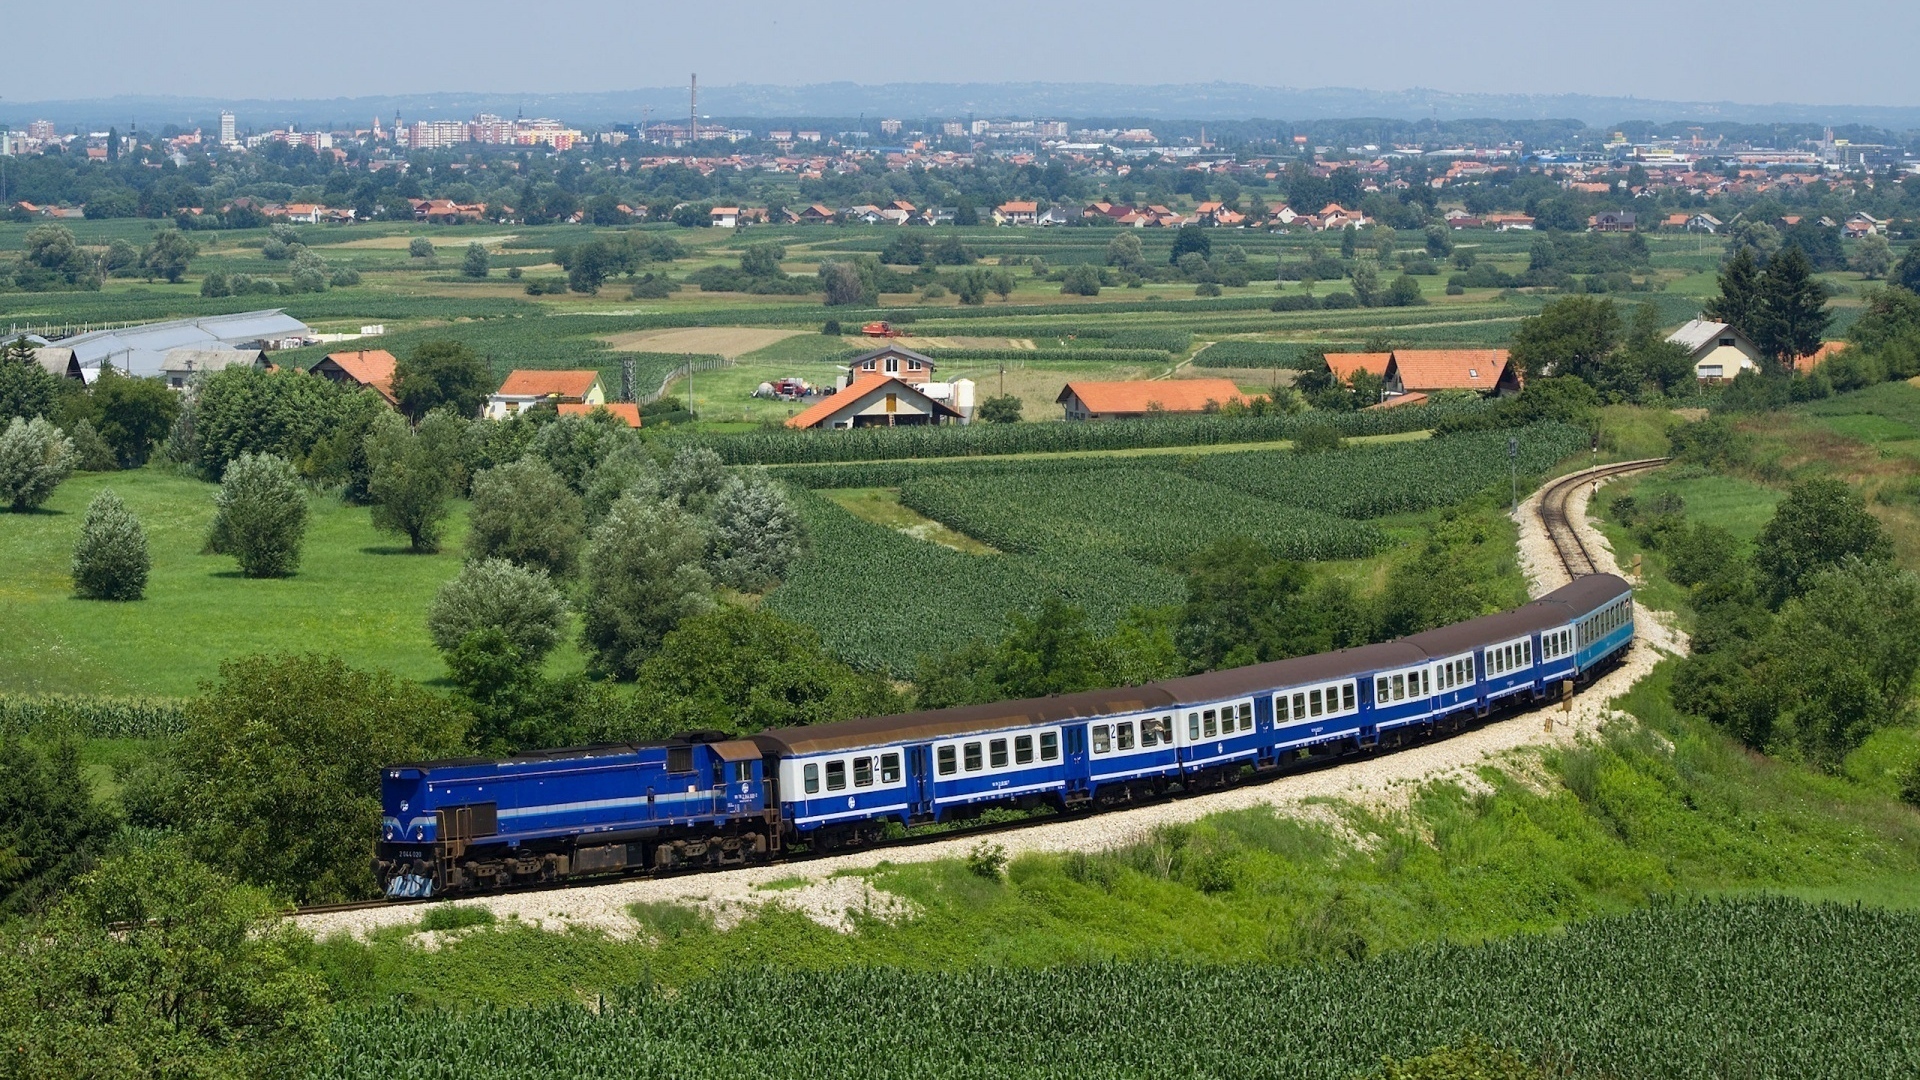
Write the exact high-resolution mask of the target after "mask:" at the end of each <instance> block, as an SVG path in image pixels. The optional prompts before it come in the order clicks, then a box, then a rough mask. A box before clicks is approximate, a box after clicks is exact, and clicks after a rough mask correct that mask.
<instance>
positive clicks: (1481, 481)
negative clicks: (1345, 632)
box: [1181, 424, 1589, 518]
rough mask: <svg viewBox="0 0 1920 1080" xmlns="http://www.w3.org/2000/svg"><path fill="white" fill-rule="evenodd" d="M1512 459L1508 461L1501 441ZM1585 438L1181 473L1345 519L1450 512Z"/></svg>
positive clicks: (1388, 451) (1578, 431)
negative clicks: (1514, 449) (1447, 509)
mask: <svg viewBox="0 0 1920 1080" xmlns="http://www.w3.org/2000/svg"><path fill="white" fill-rule="evenodd" d="M1508 439H1512V440H1514V442H1515V443H1516V444H1517V451H1518V453H1517V456H1516V457H1514V458H1513V459H1511V460H1510V459H1509V458H1508V456H1507V440H1508ZM1588 439H1589V435H1588V433H1587V432H1586V430H1585V429H1582V428H1577V427H1573V426H1571V425H1568V424H1534V425H1532V426H1529V427H1525V428H1517V429H1513V430H1507V431H1478V432H1472V433H1470V434H1464V435H1449V436H1447V437H1445V438H1439V439H1429V440H1427V441H1425V442H1409V443H1388V444H1383V445H1376V446H1355V447H1350V448H1348V449H1347V450H1344V451H1342V452H1341V453H1338V454H1333V455H1325V454H1319V455H1314V454H1277V453H1273V452H1272V451H1252V452H1248V453H1236V454H1204V455H1199V456H1196V457H1193V458H1190V459H1188V461H1187V462H1185V463H1183V464H1182V465H1181V471H1183V472H1185V473H1186V474H1187V475H1189V476H1192V477H1193V478H1195V479H1196V480H1203V481H1207V482H1209V483H1214V484H1219V485H1221V486H1223V487H1227V488H1232V489H1233V490H1235V491H1238V492H1243V493H1245V494H1248V495H1254V496H1259V497H1260V498H1263V499H1271V500H1274V501H1275V502H1278V503H1281V504H1283V505H1286V506H1294V507H1300V508H1302V509H1307V510H1319V511H1324V512H1326V513H1329V514H1336V515H1338V516H1340V517H1345V518H1372V517H1384V516H1385V515H1388V514H1401V513H1409V512H1413V511H1418V510H1427V509H1430V508H1432V507H1436V506H1449V505H1452V504H1453V503H1457V502H1459V501H1461V500H1462V499H1465V498H1467V497H1468V496H1471V495H1474V494H1477V493H1478V492H1480V491H1481V490H1483V489H1485V488H1487V487H1489V486H1491V485H1492V484H1495V483H1498V482H1500V481H1504V480H1506V479H1507V478H1508V477H1509V476H1510V475H1511V472H1512V469H1513V467H1515V466H1517V467H1518V472H1519V476H1520V478H1521V479H1522V480H1523V481H1525V480H1526V478H1527V477H1530V476H1534V475H1537V474H1540V473H1543V472H1545V471H1547V470H1548V469H1550V468H1552V467H1553V465H1554V464H1555V463H1556V462H1558V461H1560V460H1561V459H1562V458H1565V457H1567V456H1568V455H1569V454H1576V453H1579V452H1580V451H1582V450H1585V449H1586V448H1587V445H1588Z"/></svg>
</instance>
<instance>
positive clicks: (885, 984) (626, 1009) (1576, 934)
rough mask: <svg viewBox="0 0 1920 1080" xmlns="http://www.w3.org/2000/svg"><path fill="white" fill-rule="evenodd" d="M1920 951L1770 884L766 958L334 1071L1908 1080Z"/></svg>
mask: <svg viewBox="0 0 1920 1080" xmlns="http://www.w3.org/2000/svg"><path fill="white" fill-rule="evenodd" d="M1917 953H1920V916H1916V915H1913V914H1908V913H1894V912H1887V911H1881V910H1875V909H1871V908H1857V907H1845V906H1840V905H1831V904H1830V905H1821V906H1817V907H1812V906H1806V905H1803V904H1800V903H1796V902H1794V901H1789V900H1783V899H1772V900H1747V901H1738V902H1721V903H1705V904H1688V905H1680V906H1661V907H1656V908H1653V909H1651V910H1645V911H1640V912H1636V913H1633V914H1631V915H1627V916H1622V917H1617V918H1610V919H1602V920H1596V921H1593V922H1589V923H1586V924H1584V925H1582V926H1579V927H1575V928H1574V929H1572V930H1570V931H1569V932H1568V933H1566V934H1564V935H1538V936H1524V937H1519V938H1512V939H1508V940H1505V941H1501V942H1497V943H1493V944H1489V945H1478V946H1473V945H1460V944H1443V945H1437V946H1433V947H1427V948H1420V949H1416V950H1411V951H1407V952H1403V953H1398V954H1395V955H1391V956H1386V957H1380V958H1376V959H1371V960H1368V961H1365V962H1361V963H1351V962H1341V963H1335V964H1332V965H1330V966H1326V967H1308V966H1292V967H1289V966H1276V965H1262V964H1236V965H1232V966H1217V967H1216V966H1208V967H1186V966H1181V965H1179V964H1177V963H1167V962H1164V961H1163V960H1160V959H1158V958H1156V959H1152V960H1143V961H1136V962H1128V963H1122V964H1117V965H1091V966H1073V967H1064V968H1056V969H1051V970H1029V969H1020V970H1006V969H997V970H996V969H990V968H976V969H974V970H971V971H968V972H965V973H958V974H956V973H948V972H925V971H902V970H897V969H894V970H888V969H880V970H866V969H861V970H844V971H836V972H826V973H822V972H811V971H803V970H793V969H791V968H789V969H785V970H771V971H768V970H759V969H755V968H751V967H750V968H747V969H745V970H733V971H727V972H725V973H722V974H719V975H716V976H713V977H710V978H707V979H702V980H699V981H696V982H694V983H692V984H689V985H686V986H681V987H671V988H644V989H641V990H640V991H639V992H637V993H634V994H631V995H621V996H620V997H619V998H617V999H616V1000H613V1001H597V1002H595V1006H596V1007H593V1008H590V1007H588V1006H586V1005H584V1004H582V1003H579V1002H571V1001H569V1002H564V1003H555V1004H550V1005H545V1006H538V1007H532V1008H512V1009H504V1010H498V1009H491V1008H482V1009H479V1010H476V1011H473V1012H470V1013H466V1014H451V1015H450V1014H444V1013H440V1014H427V1015H421V1014H418V1013H410V1012H407V1011H405V1010H378V1011H370V1012H360V1013H349V1014H347V1015H345V1016H343V1017H341V1019H340V1020H339V1021H338V1022H336V1024H335V1025H334V1027H333V1030H332V1032H331V1039H330V1043H331V1046H330V1048H329V1049H330V1053H328V1054H327V1056H326V1057H325V1058H324V1059H323V1060H322V1061H321V1062H320V1063H319V1064H318V1065H317V1066H316V1067H315V1069H314V1070H313V1073H312V1075H313V1076H315V1077H316V1078H319V1077H326V1078H340V1080H358V1078H362V1077H365V1078H375V1077H380V1078H384V1077H389V1076H396V1075H435V1076H443V1075H444V1076H453V1075H458V1076H462V1077H471V1078H488V1077H520V1076H543V1077H552V1078H554V1080H571V1078H574V1077H579V1078H582V1080H584V1078H586V1077H604V1076H683V1077H701V1076H716V1077H719V1076H728V1077H731V1076H737V1075H742V1074H746V1075H755V1076H847V1077H854V1076H858V1077H894V1076H898V1077H914V1078H916V1080H917V1078H922V1077H975V1076H980V1077H988V1076H990V1077H996V1078H998V1077H1035V1078H1039V1077H1058V1076H1233V1077H1242V1076H1245V1077H1253V1076H1261V1077H1265V1076H1289V1077H1326V1078H1340V1080H1348V1078H1352V1077H1356V1076H1359V1075H1362V1074H1363V1073H1367V1072H1370V1071H1371V1070H1373V1069H1375V1068H1377V1067H1378V1066H1379V1063H1380V1059H1381V1057H1382V1056H1387V1055H1391V1056H1396V1057H1405V1056H1408V1055H1412V1054H1418V1053H1421V1052H1423V1051H1425V1050H1427V1049H1429V1048H1430V1047H1433V1046H1434V1045H1436V1044H1439V1043H1454V1044H1456V1045H1457V1044H1458V1043H1459V1042H1461V1041H1462V1040H1463V1039H1469V1038H1475V1037H1478V1038H1481V1039H1485V1040H1487V1041H1489V1042H1491V1043H1493V1044H1495V1045H1499V1046H1505V1047H1508V1048H1510V1049H1511V1050H1513V1051H1515V1052H1517V1054H1518V1055H1519V1057H1520V1058H1521V1059H1522V1060H1524V1061H1526V1062H1527V1063H1529V1064H1532V1065H1534V1066H1535V1067H1536V1068H1538V1069H1539V1070H1540V1071H1539V1072H1538V1073H1536V1074H1533V1075H1538V1076H1555V1077H1592V1078H1599V1077H1609V1078H1625V1077H1634V1078H1640V1077H1646V1078H1653V1077H1660V1078H1666V1077H1674V1076H1742V1077H1755V1078H1762V1077H1764V1078H1774V1077H1781V1078H1785V1077H1793V1078H1796V1080H1802V1078H1814V1077H1820V1078H1825V1077H1833V1078H1848V1080H1851V1078H1853V1077H1860V1076H1906V1075H1912V1074H1913V1073H1914V1072H1915V1070H1917V1069H1920V1049H1916V1048H1917V1047H1920V1040H1916V1038H1915V1036H1916V1033H1917V1032H1916V1027H1917V1026H1920V1025H1916V1022H1915V1020H1914V1017H1913V1011H1912V1008H1911V1004H1912V1000H1913V996H1914V995H1915V994H1916V993H1920V963H1917V962H1916V961H1915V956H1916V954H1917ZM1392 1075H1396V1076H1398V1075H1420V1076H1440V1075H1443V1074H1442V1073H1440V1072H1431V1073H1429V1072H1419V1073H1417V1074H1415V1073H1394V1074H1392ZM1444 1075H1446V1076H1465V1075H1468V1074H1467V1073H1465V1072H1458V1073H1456V1072H1453V1071H1447V1072H1446V1073H1444ZM1472 1075H1475V1076H1483V1075H1485V1076H1492V1075H1495V1074H1493V1073H1490V1072H1489V1073H1481V1072H1475V1073H1473V1074H1472ZM1498 1075H1500V1076H1508V1075H1513V1074H1510V1073H1508V1072H1506V1071H1502V1072H1500V1073H1499V1074H1498Z"/></svg>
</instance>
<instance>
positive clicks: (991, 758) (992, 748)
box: [987, 739, 1007, 769]
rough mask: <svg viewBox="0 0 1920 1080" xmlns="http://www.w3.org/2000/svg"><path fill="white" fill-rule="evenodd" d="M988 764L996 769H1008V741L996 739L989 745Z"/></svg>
mask: <svg viewBox="0 0 1920 1080" xmlns="http://www.w3.org/2000/svg"><path fill="white" fill-rule="evenodd" d="M987 764H988V765H990V766H992V767H993V768H996V769H1004V768H1006V767H1007V740H1005V739H995V740H993V741H992V742H990V743H988V744H987Z"/></svg>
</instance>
